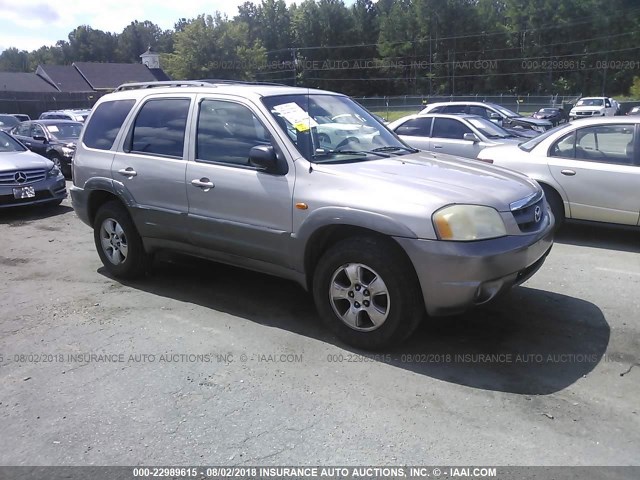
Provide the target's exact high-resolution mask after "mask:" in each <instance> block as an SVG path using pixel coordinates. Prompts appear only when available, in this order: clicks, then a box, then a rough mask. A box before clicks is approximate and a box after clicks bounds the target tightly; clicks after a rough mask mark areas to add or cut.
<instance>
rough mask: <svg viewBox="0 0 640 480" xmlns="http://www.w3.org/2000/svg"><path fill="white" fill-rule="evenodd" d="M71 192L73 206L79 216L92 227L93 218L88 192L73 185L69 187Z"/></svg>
mask: <svg viewBox="0 0 640 480" xmlns="http://www.w3.org/2000/svg"><path fill="white" fill-rule="evenodd" d="M69 193H70V194H71V206H72V207H73V209H74V210H75V211H76V215H77V216H78V218H79V219H80V220H81V221H82V222H84V223H86V224H87V225H89V226H90V227H92V226H93V225H91V220H90V218H89V196H88V192H87V191H86V190H85V189H84V188H80V187H76V186H75V185H71V187H70V188H69Z"/></svg>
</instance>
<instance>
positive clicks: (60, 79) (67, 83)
mask: <svg viewBox="0 0 640 480" xmlns="http://www.w3.org/2000/svg"><path fill="white" fill-rule="evenodd" d="M36 75H40V76H41V77H42V78H44V79H45V80H47V81H48V82H49V83H51V84H52V85H54V86H55V87H56V88H57V89H58V90H60V91H61V92H92V91H93V88H91V85H89V84H88V83H87V81H86V80H85V79H84V78H83V77H82V75H80V72H78V70H76V68H75V67H74V66H72V65H38V68H37V70H36Z"/></svg>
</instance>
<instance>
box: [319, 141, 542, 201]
mask: <svg viewBox="0 0 640 480" xmlns="http://www.w3.org/2000/svg"><path fill="white" fill-rule="evenodd" d="M491 148H492V149H493V148H501V147H499V146H496V147H491ZM314 170H315V171H318V172H324V173H328V174H334V175H339V176H341V177H342V178H344V177H345V176H348V177H349V178H348V179H347V180H346V181H347V183H351V182H353V185H360V186H361V188H365V187H364V185H366V189H367V190H371V191H373V192H379V194H381V195H384V192H385V190H388V189H400V190H402V191H403V192H404V195H403V196H404V197H405V198H406V196H407V195H410V196H411V197H413V198H414V201H415V200H417V201H419V200H420V196H425V197H429V202H428V203H433V202H434V201H437V202H438V203H440V204H441V205H443V206H444V205H449V204H455V203H458V204H472V205H487V206H491V207H494V208H495V209H497V210H499V211H503V212H504V211H509V204H511V203H513V202H515V201H517V200H521V199H523V198H525V197H527V196H529V195H531V194H532V193H535V192H537V191H538V190H539V189H540V187H539V186H538V184H537V183H535V182H534V181H533V180H531V179H529V178H528V177H526V176H525V175H522V174H520V173H517V172H514V171H511V170H507V169H504V168H500V167H495V166H492V165H488V164H485V163H482V162H480V161H477V160H468V159H463V158H460V157H455V156H452V155H444V154H435V153H431V152H428V153H427V152H421V153H415V154H410V155H403V156H401V157H392V158H388V159H380V160H371V161H366V162H353V163H344V164H334V165H331V164H326V165H322V164H320V165H317V166H315V167H314ZM409 190H410V191H411V193H409ZM424 200H426V198H424Z"/></svg>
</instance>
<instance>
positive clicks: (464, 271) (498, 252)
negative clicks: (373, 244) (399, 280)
mask: <svg viewBox="0 0 640 480" xmlns="http://www.w3.org/2000/svg"><path fill="white" fill-rule="evenodd" d="M396 241H397V242H398V243H399V244H400V245H401V246H402V247H403V248H404V250H405V252H407V255H408V256H409V258H410V259H411V261H412V263H413V266H414V268H415V270H416V273H417V275H418V280H419V281H420V286H421V288H422V294H423V297H424V302H425V306H426V309H427V313H428V314H429V315H432V316H438V315H453V314H457V313H460V312H463V311H465V310H467V309H469V308H471V307H474V306H476V305H481V304H483V303H487V302H489V301H491V300H493V299H494V298H495V297H496V296H498V295H499V294H500V293H502V292H504V291H505V290H508V289H509V288H511V287H513V286H515V285H519V284H520V283H522V282H524V281H526V280H527V279H528V278H530V277H531V276H532V275H533V274H534V273H535V272H536V271H537V270H538V269H539V268H540V267H541V266H542V264H543V263H544V261H545V259H546V257H547V255H548V254H549V251H550V250H551V247H552V245H553V222H551V224H549V225H548V226H547V228H545V229H544V230H543V231H542V232H537V233H536V234H531V235H517V236H515V235H514V236H507V237H503V238H496V239H491V240H482V241H477V242H444V241H439V240H420V239H410V238H396Z"/></svg>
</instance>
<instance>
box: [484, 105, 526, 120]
mask: <svg viewBox="0 0 640 480" xmlns="http://www.w3.org/2000/svg"><path fill="white" fill-rule="evenodd" d="M491 106H492V107H493V108H495V109H496V110H498V111H499V112H500V113H502V114H503V115H504V116H505V117H509V118H518V117H521V116H522V115H520V114H519V113H516V112H513V111H511V110H509V109H508V108H505V107H503V106H502V105H495V104H493V105H491Z"/></svg>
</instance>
